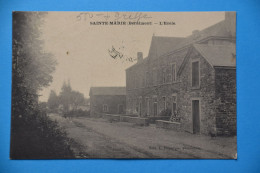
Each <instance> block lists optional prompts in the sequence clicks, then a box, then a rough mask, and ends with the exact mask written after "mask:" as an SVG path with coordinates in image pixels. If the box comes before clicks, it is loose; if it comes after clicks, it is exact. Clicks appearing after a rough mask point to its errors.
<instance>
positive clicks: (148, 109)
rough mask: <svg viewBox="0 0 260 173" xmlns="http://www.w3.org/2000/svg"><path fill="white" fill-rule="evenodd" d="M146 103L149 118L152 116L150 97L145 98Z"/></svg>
mask: <svg viewBox="0 0 260 173" xmlns="http://www.w3.org/2000/svg"><path fill="white" fill-rule="evenodd" d="M145 102H146V114H147V115H148V116H149V115H150V102H149V98H148V97H146V98H145Z"/></svg>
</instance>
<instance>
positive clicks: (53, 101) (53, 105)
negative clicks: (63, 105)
mask: <svg viewBox="0 0 260 173" xmlns="http://www.w3.org/2000/svg"><path fill="white" fill-rule="evenodd" d="M47 103H48V108H49V109H50V110H51V111H52V112H55V111H56V110H57V108H58V107H59V97H58V96H57V94H56V92H55V91H53V90H51V92H50V96H49V98H48V102H47Z"/></svg>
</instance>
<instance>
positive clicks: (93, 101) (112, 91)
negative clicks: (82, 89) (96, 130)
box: [89, 87, 126, 116]
mask: <svg viewBox="0 0 260 173" xmlns="http://www.w3.org/2000/svg"><path fill="white" fill-rule="evenodd" d="M89 96H90V115H91V116H94V115H95V114H98V113H107V114H125V107H126V89H125V87H91V88H90V91H89Z"/></svg>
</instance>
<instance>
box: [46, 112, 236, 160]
mask: <svg viewBox="0 0 260 173" xmlns="http://www.w3.org/2000/svg"><path fill="white" fill-rule="evenodd" d="M50 117H51V118H52V119H53V120H54V119H55V120H57V121H58V122H59V124H60V126H62V127H63V128H64V129H65V130H66V131H67V133H68V135H69V137H70V138H73V139H74V141H75V143H74V144H73V145H72V149H73V150H74V151H75V153H76V156H77V158H192V159H195V158H224V159H227V158H235V157H236V138H235V137H232V138H231V137H229V138H220V137H216V138H211V137H208V136H203V135H193V134H189V133H185V132H175V131H169V130H164V129H158V128H156V127H155V126H153V125H151V126H148V127H139V126H135V125H133V124H130V123H125V122H113V123H111V122H107V121H106V120H104V119H94V118H72V119H65V118H62V117H60V116H59V115H56V114H50Z"/></svg>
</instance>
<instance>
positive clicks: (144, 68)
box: [126, 49, 188, 117]
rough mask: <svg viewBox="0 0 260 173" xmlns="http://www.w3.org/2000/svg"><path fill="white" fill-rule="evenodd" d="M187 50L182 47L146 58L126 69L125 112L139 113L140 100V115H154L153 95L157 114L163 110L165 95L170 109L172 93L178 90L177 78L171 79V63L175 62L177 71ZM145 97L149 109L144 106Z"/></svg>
mask: <svg viewBox="0 0 260 173" xmlns="http://www.w3.org/2000/svg"><path fill="white" fill-rule="evenodd" d="M187 51H188V50H187V49H183V50H181V51H178V52H174V53H170V54H168V55H164V56H162V57H158V58H146V59H144V60H143V62H141V63H137V64H135V65H134V66H132V67H130V68H129V69H127V70H126V92H127V94H126V99H127V105H126V112H127V113H130V114H139V113H140V112H139V111H140V108H139V103H140V101H141V103H142V109H141V116H144V117H145V116H154V115H153V98H154V97H155V96H156V97H157V102H158V103H157V104H158V114H157V116H159V115H161V112H162V111H163V110H164V104H163V102H162V97H166V102H167V108H168V109H169V110H171V104H172V94H174V93H177V92H178V88H179V83H180V82H179V81H178V80H177V81H175V82H173V81H172V76H171V64H172V63H176V73H177V71H178V69H179V67H180V65H181V63H182V61H183V59H184V57H185V56H186V54H187ZM147 72H148V73H147ZM163 73H165V83H164V82H163ZM140 98H141V99H140ZM146 98H149V102H150V109H149V110H148V109H147V106H146V105H147V104H146ZM136 108H137V109H138V110H137V109H136ZM148 112H149V115H148Z"/></svg>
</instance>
